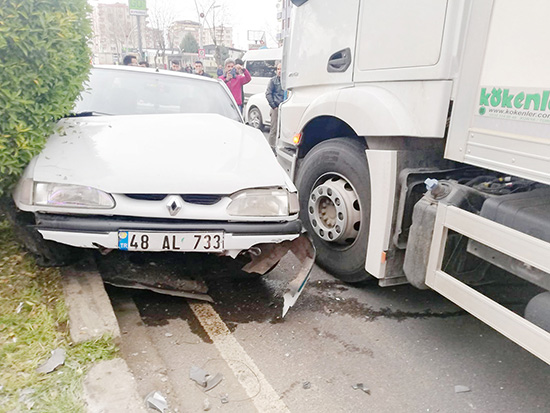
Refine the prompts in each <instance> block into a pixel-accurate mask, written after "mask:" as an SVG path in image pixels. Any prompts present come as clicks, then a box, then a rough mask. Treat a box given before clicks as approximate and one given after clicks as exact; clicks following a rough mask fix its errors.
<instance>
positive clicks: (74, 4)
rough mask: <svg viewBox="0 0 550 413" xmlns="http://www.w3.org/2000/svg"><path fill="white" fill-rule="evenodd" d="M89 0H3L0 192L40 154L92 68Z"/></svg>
mask: <svg viewBox="0 0 550 413" xmlns="http://www.w3.org/2000/svg"><path fill="white" fill-rule="evenodd" d="M88 12H89V6H88V4H87V2H86V0H25V1H21V0H2V1H1V2H0V194H2V193H3V192H6V191H7V190H9V189H10V188H11V186H12V185H13V183H14V182H15V181H16V180H17V178H18V176H19V175H20V174H21V172H22V170H23V168H24V167H25V166H26V165H27V164H28V163H29V161H30V160H31V159H32V158H33V157H34V156H35V155H37V154H38V153H39V152H40V151H41V150H42V148H43V147H44V144H45V143H46V139H47V137H48V136H49V135H50V134H51V133H52V132H53V130H54V127H55V121H56V120H57V119H59V118H61V117H63V116H65V115H66V114H67V113H68V112H69V111H70V110H71V108H72V107H73V104H74V101H75V100H76V98H77V96H78V95H79V93H80V91H81V90H82V88H83V83H84V81H85V80H86V79H87V77H88V72H89V69H90V60H91V51H90V49H89V47H88V44H89V40H90V38H91V24H90V21H89V20H88V17H87V14H88Z"/></svg>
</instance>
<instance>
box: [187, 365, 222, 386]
mask: <svg viewBox="0 0 550 413" xmlns="http://www.w3.org/2000/svg"><path fill="white" fill-rule="evenodd" d="M189 378H190V379H191V380H193V381H194V382H195V383H197V384H198V385H199V386H201V387H204V391H205V392H207V391H209V390H212V389H213V388H214V387H216V386H217V385H218V384H220V382H221V381H222V380H223V374H221V373H218V374H216V375H214V376H213V375H211V374H209V373H207V372H206V371H204V370H203V369H201V368H200V367H197V366H191V369H190V370H189Z"/></svg>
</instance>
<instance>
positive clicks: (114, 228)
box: [36, 213, 302, 257]
mask: <svg viewBox="0 0 550 413" xmlns="http://www.w3.org/2000/svg"><path fill="white" fill-rule="evenodd" d="M36 229H37V230H38V232H40V234H42V236H43V237H44V239H46V240H50V241H55V242H59V243H61V244H66V245H71V246H74V247H80V248H101V249H118V232H119V231H140V232H147V231H150V232H170V233H173V232H197V233H198V232H205V231H222V232H223V233H224V250H223V252H222V254H223V255H228V256H231V257H235V256H237V255H238V254H239V253H240V252H241V251H245V250H248V249H250V248H251V247H253V246H255V245H258V244H273V243H280V242H283V241H292V240H294V239H295V238H297V237H298V236H299V235H300V233H301V231H302V223H301V221H300V220H298V219H295V220H293V221H288V222H274V223H271V222H270V223H267V222H260V223H258V222H226V221H196V220H166V219H142V218H135V217H105V216H86V217H81V216H74V215H58V214H43V213H38V214H36Z"/></svg>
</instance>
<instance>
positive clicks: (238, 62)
mask: <svg viewBox="0 0 550 413" xmlns="http://www.w3.org/2000/svg"><path fill="white" fill-rule="evenodd" d="M235 65H241V67H244V62H243V61H242V60H241V59H239V58H237V59H235ZM241 73H242V70H241V72H240V73H239V72H237V74H238V75H240V74H241ZM250 76H252V75H250ZM241 96H242V99H243V108H244V104H245V103H246V96H245V94H244V85H241ZM241 112H242V111H241Z"/></svg>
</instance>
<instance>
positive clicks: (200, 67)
mask: <svg viewBox="0 0 550 413" xmlns="http://www.w3.org/2000/svg"><path fill="white" fill-rule="evenodd" d="M195 74H196V75H199V76H204V77H212V75H209V74H208V73H206V72H205V71H204V66H203V65H202V62H201V61H200V60H197V61H196V62H195Z"/></svg>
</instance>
